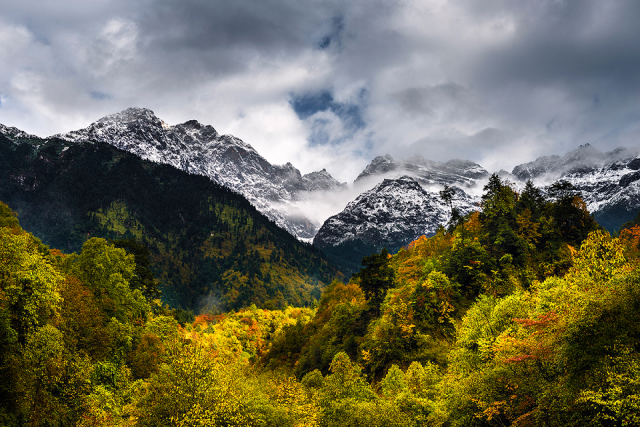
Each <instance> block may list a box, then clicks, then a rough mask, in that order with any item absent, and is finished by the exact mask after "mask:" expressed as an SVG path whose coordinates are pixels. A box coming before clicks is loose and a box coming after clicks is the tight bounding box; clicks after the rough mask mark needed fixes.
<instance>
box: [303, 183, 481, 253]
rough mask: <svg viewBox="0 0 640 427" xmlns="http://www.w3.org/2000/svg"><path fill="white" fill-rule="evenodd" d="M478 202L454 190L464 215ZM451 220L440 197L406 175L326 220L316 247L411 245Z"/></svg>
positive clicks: (462, 192)
mask: <svg viewBox="0 0 640 427" xmlns="http://www.w3.org/2000/svg"><path fill="white" fill-rule="evenodd" d="M477 202H478V200H477V199H476V198H474V197H471V196H469V195H468V194H466V193H465V192H464V191H462V190H461V189H459V188H455V193H454V197H453V206H454V207H456V208H458V209H459V210H460V211H461V212H462V213H463V214H466V213H468V212H470V211H473V210H474V209H475V208H476V206H475V205H476V204H477ZM450 216H451V212H450V209H449V206H447V205H446V204H445V203H443V201H442V200H441V198H440V196H439V195H438V194H434V193H432V192H429V191H426V190H425V189H424V188H423V187H422V186H421V185H420V183H419V182H418V181H417V180H415V179H414V178H412V177H410V176H407V175H405V176H402V177H400V178H397V179H385V180H383V181H382V182H381V183H380V184H378V185H376V186H375V187H374V188H373V189H371V190H369V191H365V192H364V193H362V194H360V195H359V196H358V197H357V198H356V199H355V200H354V201H352V202H350V203H349V204H348V205H347V206H346V207H345V209H344V210H343V211H342V212H340V213H339V214H337V215H334V216H332V217H330V218H329V219H327V220H326V221H325V223H324V224H323V225H322V227H320V230H318V234H316V236H315V238H314V240H313V244H314V245H315V246H317V247H319V248H325V247H327V246H336V245H339V244H341V243H344V242H346V241H349V240H355V239H360V240H363V241H366V242H368V243H371V244H373V245H374V246H376V247H377V246H384V245H388V244H389V243H391V242H410V241H412V240H415V239H416V238H418V237H420V236H422V235H425V234H426V235H433V234H435V233H436V231H437V229H438V227H440V226H441V225H444V224H446V223H447V221H449V218H450ZM402 244H403V243H400V244H399V246H402ZM394 246H398V245H397V244H396V245H394ZM388 249H389V250H391V249H392V248H388Z"/></svg>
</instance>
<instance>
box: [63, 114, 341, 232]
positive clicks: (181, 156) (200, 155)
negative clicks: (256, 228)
mask: <svg viewBox="0 0 640 427" xmlns="http://www.w3.org/2000/svg"><path fill="white" fill-rule="evenodd" d="M54 136H55V137H58V138H61V139H63V140H66V141H70V142H80V141H100V142H106V143H108V144H111V145H113V146H115V147H117V148H120V149H123V150H126V151H128V152H131V153H133V154H136V155H137V156H139V157H141V158H142V159H145V160H150V161H153V162H156V163H164V164H169V165H172V166H174V167H176V168H178V169H181V170H184V171H186V172H189V173H191V174H198V175H204V176H207V177H209V178H211V179H212V180H214V181H215V182H217V183H219V184H222V185H224V186H227V187H229V188H231V189H232V190H234V191H236V192H238V193H240V194H242V195H243V196H245V197H246V198H247V199H248V200H249V201H250V202H251V203H252V204H253V205H254V206H255V207H256V208H257V209H258V210H259V211H261V212H262V213H264V214H265V215H267V216H268V217H269V218H271V219H272V220H273V221H275V222H276V223H277V224H278V225H279V226H281V227H283V228H285V229H286V230H288V231H289V232H290V233H291V234H293V235H295V236H298V237H300V238H302V239H310V238H312V237H313V236H314V235H315V232H316V230H317V225H316V224H313V223H312V222H311V221H310V220H308V219H307V218H305V217H304V216H302V215H300V214H295V213H293V214H291V213H288V209H287V205H288V204H289V203H290V202H292V201H295V200H296V199H297V198H298V197H300V196H299V195H300V194H301V192H304V191H318V190H323V191H333V190H339V189H341V188H344V187H345V186H346V183H340V182H338V181H337V180H335V179H334V178H332V177H331V175H329V174H328V173H327V172H326V170H323V171H319V172H314V173H310V174H307V175H304V176H303V175H302V174H301V173H300V171H299V170H298V169H296V168H295V167H294V166H293V165H292V164H291V163H287V164H285V165H272V164H271V163H269V162H268V161H267V160H266V159H265V158H264V157H262V156H261V155H260V154H259V153H258V152H257V151H256V150H255V149H254V148H253V147H252V146H251V145H249V144H247V143H245V142H243V141H242V140H240V139H239V138H236V137H234V136H231V135H220V134H218V132H217V131H216V130H215V129H214V128H213V127H212V126H210V125H203V124H201V123H199V122H197V121H196V120H189V121H187V122H185V123H182V124H178V125H175V126H169V125H167V124H166V123H165V122H163V121H162V120H160V119H159V118H158V117H156V116H155V114H154V113H153V111H151V110H148V109H145V108H129V109H126V110H124V111H122V112H120V113H116V114H112V115H109V116H106V117H103V118H101V119H99V120H98V121H96V122H94V123H92V124H91V125H89V126H88V127H86V128H84V129H80V130H76V131H72V132H68V133H63V134H58V135H54ZM276 205H277V207H275V206H276Z"/></svg>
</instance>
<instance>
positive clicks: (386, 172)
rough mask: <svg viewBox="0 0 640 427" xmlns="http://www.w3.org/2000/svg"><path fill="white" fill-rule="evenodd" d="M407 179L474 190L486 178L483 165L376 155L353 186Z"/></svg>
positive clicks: (423, 183) (464, 161)
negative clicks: (369, 182)
mask: <svg viewBox="0 0 640 427" xmlns="http://www.w3.org/2000/svg"><path fill="white" fill-rule="evenodd" d="M404 175H406V176H410V177H412V178H414V179H415V180H416V181H418V182H419V183H420V184H422V185H423V186H432V185H435V186H443V185H445V184H446V185H450V186H452V185H455V186H457V187H461V188H471V187H475V186H476V185H477V184H478V182H480V181H483V180H486V179H487V178H488V177H489V172H487V171H486V170H485V169H484V168H483V167H482V166H480V165H479V164H477V163H474V162H472V161H469V160H459V159H455V160H449V161H448V162H434V161H432V160H427V159H425V158H423V157H422V156H420V155H417V154H416V155H415V156H413V157H411V158H409V159H405V160H396V159H394V158H393V157H391V156H390V155H388V154H387V155H386V156H379V157H376V158H375V159H373V161H371V163H370V164H369V165H367V167H366V168H365V169H364V170H363V171H362V173H360V175H359V176H358V178H356V181H355V184H356V185H357V184H358V183H360V182H362V183H364V182H366V181H369V180H374V179H380V177H384V178H399V177H400V176H404Z"/></svg>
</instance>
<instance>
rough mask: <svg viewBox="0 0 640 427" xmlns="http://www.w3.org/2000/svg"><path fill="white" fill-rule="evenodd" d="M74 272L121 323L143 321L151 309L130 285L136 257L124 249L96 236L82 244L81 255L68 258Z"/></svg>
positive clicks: (108, 312) (107, 311) (137, 290)
mask: <svg viewBox="0 0 640 427" xmlns="http://www.w3.org/2000/svg"><path fill="white" fill-rule="evenodd" d="M67 262H68V263H70V264H71V265H70V268H71V272H72V273H73V274H75V275H76V276H77V277H78V278H79V279H80V280H82V281H83V282H84V283H85V284H86V285H87V286H88V287H89V289H91V291H92V292H93V293H94V295H95V296H96V299H97V300H98V301H99V302H100V303H101V304H102V308H103V310H104V311H105V312H106V313H107V314H108V315H109V316H114V317H116V318H117V319H118V320H119V321H121V322H129V321H133V320H135V319H144V318H146V316H147V315H148V313H149V312H150V307H149V304H148V302H147V301H146V299H145V298H144V296H143V294H142V291H141V290H140V289H134V290H132V289H131V288H130V285H129V282H130V281H131V279H132V278H133V277H134V275H135V267H136V264H135V257H134V255H128V254H127V253H126V252H125V250H124V249H120V248H116V247H114V246H113V245H109V244H108V243H107V241H106V240H105V239H101V238H97V237H93V238H91V239H89V240H87V241H86V242H85V243H84V245H82V252H81V253H80V254H79V255H77V256H73V257H72V256H69V257H68V261H67Z"/></svg>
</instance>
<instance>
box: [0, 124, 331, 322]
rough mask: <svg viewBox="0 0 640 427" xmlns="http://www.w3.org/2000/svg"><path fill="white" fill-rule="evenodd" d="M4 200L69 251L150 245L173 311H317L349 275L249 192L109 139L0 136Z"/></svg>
mask: <svg viewBox="0 0 640 427" xmlns="http://www.w3.org/2000/svg"><path fill="white" fill-rule="evenodd" d="M7 135H8V136H7ZM17 136H19V137H20V139H18V137H17ZM0 200H1V201H3V202H4V203H6V204H8V206H9V207H10V208H11V209H12V210H15V211H16V212H17V213H18V216H19V218H20V224H21V225H22V227H24V228H25V229H26V230H29V231H30V232H32V233H33V234H34V235H35V236H37V237H38V238H40V239H41V240H42V241H43V242H44V243H45V244H47V245H50V246H51V247H52V248H56V249H59V250H62V251H63V252H64V253H67V254H68V253H71V252H79V251H80V250H81V249H82V245H83V244H84V242H85V241H87V240H88V239H89V238H93V237H99V238H106V239H110V240H113V241H114V242H116V243H118V242H119V243H122V244H123V245H124V246H122V247H127V246H130V247H135V246H137V245H139V244H143V245H144V246H145V247H147V248H148V249H149V250H150V265H151V267H152V270H153V272H154V274H155V278H156V280H157V281H158V285H159V287H160V288H161V289H162V291H163V301H164V302H165V303H167V304H170V306H172V307H174V308H182V309H184V310H194V311H195V312H199V311H203V310H204V311H212V312H216V311H221V310H224V311H227V310H232V309H239V308H242V307H247V306H249V305H251V304H256V306H258V307H264V308H283V307H286V306H289V305H293V306H304V305H311V304H313V302H314V300H318V299H319V298H320V294H321V291H322V289H323V288H324V286H326V285H327V284H329V283H330V282H331V281H332V280H334V279H336V278H339V277H341V276H340V274H339V273H338V271H337V270H336V268H335V267H334V266H332V265H330V264H329V263H328V262H327V260H326V258H325V257H324V256H323V254H322V253H321V251H320V250H318V249H317V248H315V247H313V246H311V245H310V244H308V243H304V242H301V241H300V240H298V239H296V238H295V237H294V236H292V235H291V234H290V233H288V232H287V231H286V230H284V229H283V228H281V227H279V226H277V225H276V224H275V223H274V222H272V221H270V220H269V219H268V218H267V217H265V216H264V215H262V214H261V213H260V212H258V211H257V210H256V208H255V207H254V206H252V205H251V204H250V203H249V201H248V200H247V199H246V198H244V197H243V196H242V195H240V194H237V193H236V192H234V191H232V190H231V189H229V188H227V187H224V186H221V185H220V184H218V183H216V182H213V181H212V180H211V179H209V178H207V177H204V176H201V175H197V174H188V173H186V172H184V171H182V170H179V169H177V168H175V167H173V166H170V165H165V164H159V163H154V162H150V161H146V160H143V159H141V158H140V157H138V156H136V155H134V154H131V153H128V152H126V151H123V150H120V149H118V148H116V147H114V146H113V145H110V144H107V143H105V142H98V141H91V142H90V141H76V142H69V141H65V140H62V139H59V138H47V139H40V138H37V137H33V136H31V137H30V136H28V135H26V134H18V133H16V132H12V133H11V134H9V133H8V134H0ZM130 242H134V243H130Z"/></svg>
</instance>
